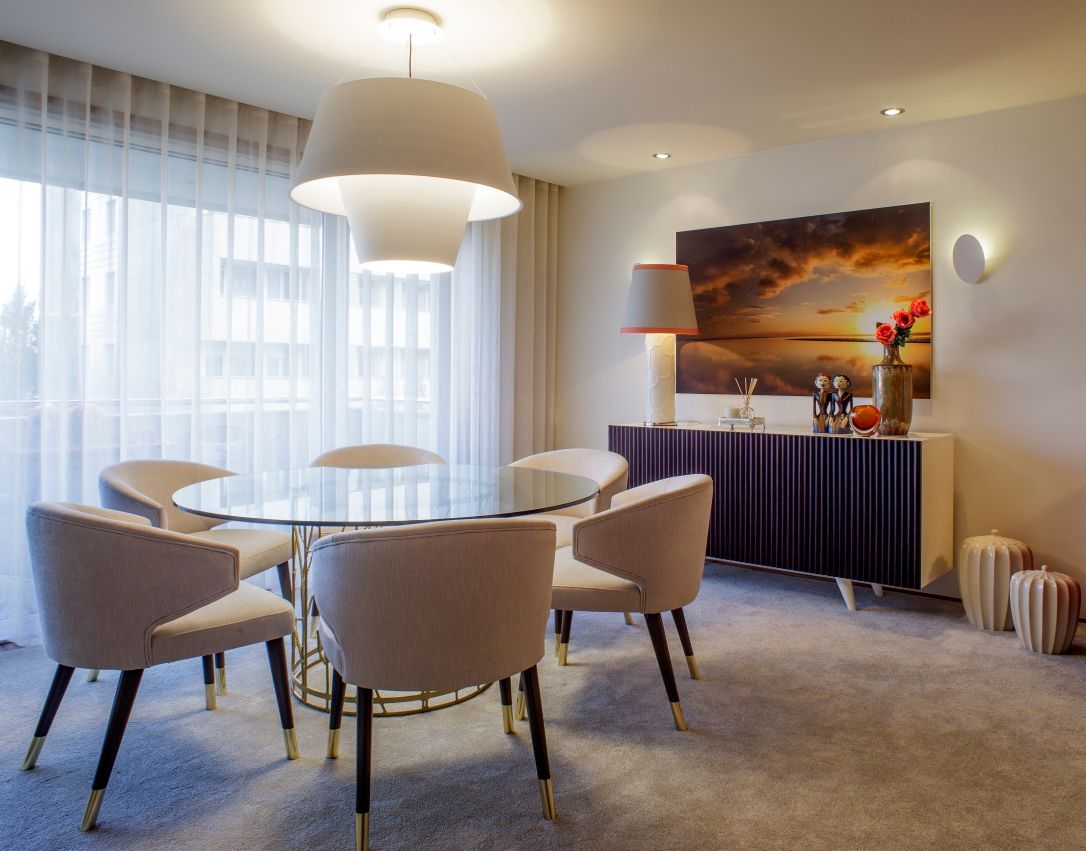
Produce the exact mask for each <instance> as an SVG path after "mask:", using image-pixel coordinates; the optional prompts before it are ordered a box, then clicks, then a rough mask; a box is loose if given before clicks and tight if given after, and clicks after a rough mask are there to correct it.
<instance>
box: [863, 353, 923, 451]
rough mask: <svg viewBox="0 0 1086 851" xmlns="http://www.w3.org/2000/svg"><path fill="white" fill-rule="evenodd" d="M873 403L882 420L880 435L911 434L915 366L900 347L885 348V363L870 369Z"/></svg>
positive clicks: (883, 361) (883, 357) (883, 358)
mask: <svg viewBox="0 0 1086 851" xmlns="http://www.w3.org/2000/svg"><path fill="white" fill-rule="evenodd" d="M871 380H872V384H873V385H874V388H875V390H874V393H873V396H874V399H873V401H874V403H875V407H876V408H878V409H879V414H880V415H881V416H882V419H881V420H880V421H879V434H899V435H900V434H908V433H909V424H910V423H911V422H912V420H913V367H912V364H908V363H905V362H904V361H903V360H902V359H901V348H900V347H898V346H883V347H882V363H879V364H875V366H873V367H871Z"/></svg>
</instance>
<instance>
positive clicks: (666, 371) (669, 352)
mask: <svg viewBox="0 0 1086 851" xmlns="http://www.w3.org/2000/svg"><path fill="white" fill-rule="evenodd" d="M645 355H646V357H645V385H646V387H645V389H646V390H647V399H646V402H647V405H646V408H645V422H646V423H648V424H650V425H675V335H674V334H646V335H645Z"/></svg>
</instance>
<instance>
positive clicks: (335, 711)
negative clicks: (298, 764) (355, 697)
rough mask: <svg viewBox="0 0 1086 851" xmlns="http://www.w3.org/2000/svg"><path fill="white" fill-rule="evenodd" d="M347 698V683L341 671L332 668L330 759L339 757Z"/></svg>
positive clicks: (329, 711)
mask: <svg viewBox="0 0 1086 851" xmlns="http://www.w3.org/2000/svg"><path fill="white" fill-rule="evenodd" d="M346 699H347V684H346V683H345V682H343V677H341V676H340V675H339V671H337V670H336V669H335V668H332V688H331V700H330V701H329V706H328V752H327V753H326V754H325V756H326V757H327V758H328V759H338V758H339V728H340V727H342V726H343V701H344V700H346Z"/></svg>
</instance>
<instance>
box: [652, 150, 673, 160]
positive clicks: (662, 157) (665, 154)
mask: <svg viewBox="0 0 1086 851" xmlns="http://www.w3.org/2000/svg"><path fill="white" fill-rule="evenodd" d="M652 158H653V159H654V160H669V159H671V154H669V153H668V152H667V151H660V152H659V153H656V154H653V155H652Z"/></svg>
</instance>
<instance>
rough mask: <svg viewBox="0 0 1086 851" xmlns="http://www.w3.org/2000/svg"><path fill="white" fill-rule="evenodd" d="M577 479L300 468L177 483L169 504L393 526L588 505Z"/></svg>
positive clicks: (523, 470)
mask: <svg viewBox="0 0 1086 851" xmlns="http://www.w3.org/2000/svg"><path fill="white" fill-rule="evenodd" d="M598 492H599V486H598V485H597V484H596V483H595V482H594V481H592V480H591V479H586V478H584V477H583V476H571V475H568V474H566V473H552V472H549V471H546V470H532V469H529V468H527V467H485V466H470V465H455V464H450V465H446V464H424V465H420V466H416V467H382V468H378V469H364V470H356V469H351V470H347V469H340V468H335V467H303V468H300V469H297V470H276V471H273V472H269V473H256V474H254V475H245V476H228V477H226V478H223V479H211V480H209V481H206V482H200V483H199V484H195V485H189V486H188V487H184V488H181V490H179V491H177V493H175V494H174V495H173V501H174V505H176V506H177V507H178V508H180V509H183V510H185V511H191V512H192V513H194V514H201V515H204V516H206V517H215V518H220V519H223V520H244V521H248V522H250V523H274V524H279V525H284V526H291V525H294V526H305V525H313V526H324V525H327V526H394V525H398V524H403V523H423V522H426V521H428V520H458V519H468V518H482V517H516V516H519V515H523V514H536V513H541V512H546V511H556V510H558V509H561V508H567V507H569V506H571V505H577V504H579V503H582V502H587V501H588V500H590V499H592V497H594V496H595V495H596V494H597V493H598Z"/></svg>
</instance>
